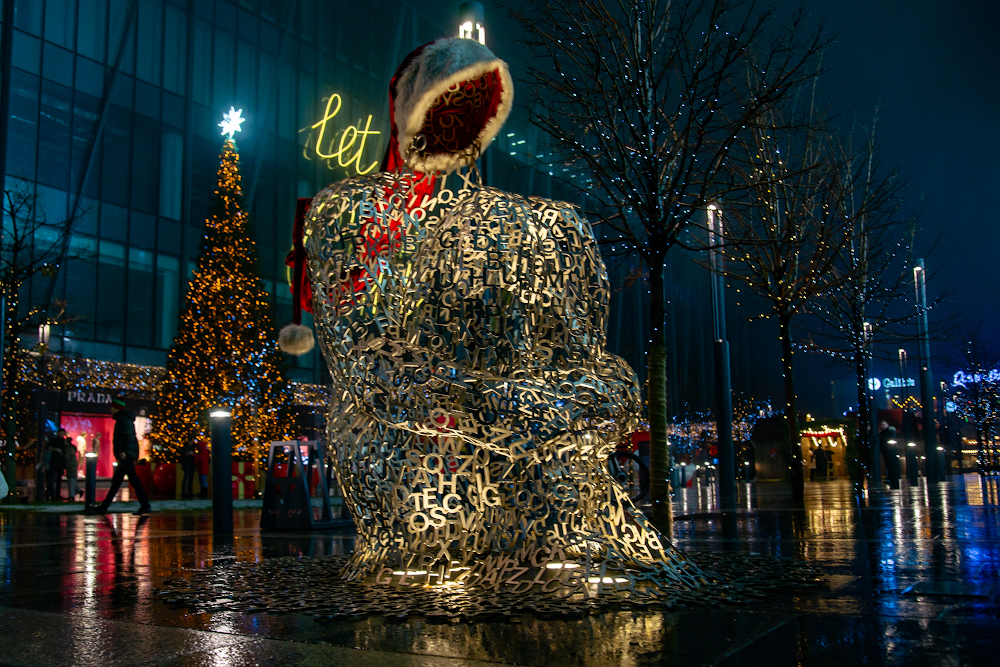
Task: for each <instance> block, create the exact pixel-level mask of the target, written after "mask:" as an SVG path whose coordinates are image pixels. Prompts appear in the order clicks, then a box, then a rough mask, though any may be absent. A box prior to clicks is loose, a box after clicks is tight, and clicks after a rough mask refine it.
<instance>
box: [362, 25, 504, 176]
mask: <svg viewBox="0 0 1000 667" xmlns="http://www.w3.org/2000/svg"><path fill="white" fill-rule="evenodd" d="M513 101H514V84H513V82H512V80H511V78H510V72H509V70H508V69H507V63H505V62H504V61H502V60H500V59H499V58H497V57H496V56H495V55H493V52H492V51H490V50H489V49H488V48H486V47H485V46H483V45H482V44H480V43H479V42H476V41H474V40H471V39H459V38H450V39H439V40H437V41H435V42H431V43H429V44H425V45H423V46H421V47H420V48H418V49H416V50H415V51H413V53H411V54H409V55H408V56H406V58H405V59H404V60H403V62H402V63H401V64H400V66H399V68H398V69H397V70H396V74H395V75H394V76H393V77H392V81H391V82H390V84H389V116H390V120H391V123H392V132H391V135H390V139H389V146H388V148H387V149H386V154H385V158H384V159H383V161H382V171H397V170H398V169H399V168H400V167H401V166H404V165H405V166H406V167H407V168H409V169H411V170H413V171H416V172H421V173H425V174H433V173H436V172H440V173H445V174H446V173H450V172H453V171H455V170H456V169H458V168H460V167H464V166H468V165H469V163H470V162H471V161H473V160H475V159H476V158H478V157H479V155H480V153H482V151H484V150H486V147H487V146H488V145H489V143H490V142H491V141H492V140H493V138H494V137H495V136H496V135H497V133H498V132H499V131H500V128H501V127H502V126H503V124H504V121H506V120H507V116H508V114H510V109H511V105H512V104H513Z"/></svg>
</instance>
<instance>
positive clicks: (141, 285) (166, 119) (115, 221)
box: [7, 0, 741, 410]
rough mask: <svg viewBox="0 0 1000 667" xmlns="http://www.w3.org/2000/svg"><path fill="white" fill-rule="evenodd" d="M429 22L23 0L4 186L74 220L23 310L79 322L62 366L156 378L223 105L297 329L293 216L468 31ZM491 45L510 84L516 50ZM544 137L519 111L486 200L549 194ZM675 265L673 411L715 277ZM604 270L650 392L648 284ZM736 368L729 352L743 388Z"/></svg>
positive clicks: (61, 343) (697, 388) (277, 312)
mask: <svg viewBox="0 0 1000 667" xmlns="http://www.w3.org/2000/svg"><path fill="white" fill-rule="evenodd" d="M434 6H435V7H437V9H435V10H434V12H435V16H434V17H431V16H429V15H428V12H426V11H422V10H421V9H420V8H418V7H414V6H413V5H412V4H410V3H409V2H405V1H403V2H401V1H399V0H358V1H356V2H341V1H336V2H332V1H331V2H320V1H319V0H240V1H239V2H230V1H229V0H135V1H133V0H15V15H14V21H13V39H12V45H13V60H12V67H11V70H10V74H9V77H10V86H11V107H10V111H11V118H10V126H9V141H8V149H7V159H8V163H7V187H8V189H10V188H12V187H27V188H29V189H31V190H32V191H34V192H35V193H37V195H38V201H39V204H40V208H41V209H43V210H44V213H45V215H46V216H48V218H49V219H55V220H65V219H67V218H69V217H72V218H73V227H72V234H71V237H70V239H69V244H68V250H69V252H70V254H71V255H72V256H75V257H78V258H77V259H72V260H71V261H69V262H67V263H66V264H65V265H64V266H63V267H62V268H61V270H60V271H59V272H58V274H57V276H56V277H55V278H54V279H53V278H50V277H46V276H42V275H40V274H38V275H36V276H35V278H34V279H33V281H32V282H31V283H30V284H29V285H27V286H26V288H25V294H24V295H23V297H22V298H23V301H22V303H35V304H38V303H45V302H47V301H48V299H49V298H50V297H52V296H55V297H56V298H63V299H65V302H66V307H67V312H68V313H69V314H70V315H71V316H72V317H73V321H72V322H70V323H68V324H66V325H64V326H61V327H57V328H55V329H53V331H52V338H51V344H50V349H51V351H52V352H53V353H54V354H56V355H60V356H61V357H63V358H69V357H76V358H81V359H90V360H98V361H107V362H125V363H129V364H137V365H140V366H149V367H157V366H163V365H164V363H165V361H166V356H167V350H168V349H169V347H170V344H171V342H172V340H173V336H174V333H175V328H176V322H177V315H178V312H179V309H180V307H181V305H182V300H183V295H184V291H185V289H186V287H187V281H188V278H189V276H190V272H191V271H192V270H193V268H194V262H195V259H196V257H197V254H198V250H199V245H200V241H201V238H202V233H203V225H204V220H205V218H206V216H207V215H208V212H209V206H210V204H211V201H212V196H213V190H214V187H215V178H216V169H217V166H218V154H219V149H220V147H221V145H222V136H221V133H220V128H219V127H218V123H219V121H220V120H221V119H222V114H223V113H224V112H225V111H227V110H229V108H230V107H235V108H236V109H242V110H243V116H244V117H245V118H246V122H245V123H243V126H242V131H241V132H240V133H239V134H238V135H237V136H236V140H237V143H238V145H239V149H240V154H241V170H242V176H243V186H244V195H245V206H246V207H247V209H248V210H249V212H250V214H251V218H252V225H253V234H254V238H255V241H256V244H257V252H258V257H259V261H260V275H261V277H262V278H263V280H264V283H265V286H266V289H267V290H268V292H269V293H270V294H271V298H272V300H273V306H274V321H275V324H276V326H277V327H281V326H282V325H283V324H285V323H287V322H288V321H290V320H291V294H290V291H289V289H288V275H287V272H286V267H285V265H284V258H285V256H286V254H287V252H288V250H289V249H290V244H291V230H292V217H293V214H294V208H295V200H296V198H297V197H306V196H312V195H313V194H315V193H316V192H317V191H318V190H320V189H321V188H323V187H324V186H326V185H328V184H329V183H331V182H334V181H336V180H339V179H341V178H345V177H348V176H353V175H356V174H358V173H365V172H370V171H373V170H377V168H378V166H377V165H378V163H379V162H380V160H381V158H382V154H383V151H384V149H385V146H386V143H387V133H388V127H389V119H388V113H389V108H388V82H389V80H390V78H391V76H392V74H393V72H394V70H395V68H396V66H397V64H398V63H399V61H400V60H401V59H402V58H403V57H404V56H405V55H406V54H407V53H408V52H409V51H411V50H412V49H413V48H415V47H416V46H418V45H420V44H423V43H426V42H428V41H431V40H433V39H436V38H439V37H443V36H450V35H453V34H454V33H455V32H456V31H457V22H456V25H448V24H444V23H446V20H450V19H442V17H450V16H451V15H452V14H454V17H455V18H457V9H458V3H457V2H456V3H454V5H453V6H448V7H447V8H446V9H444V10H443V9H440V7H439V6H436V5H434ZM492 11H496V12H499V10H494V9H492V8H488V12H492ZM434 19H437V20H436V21H435V20H434ZM487 19H489V17H487ZM491 35H496V33H492V34H491ZM489 45H490V46H491V47H492V48H494V50H496V52H497V53H498V55H500V56H501V57H504V58H506V59H508V61H509V62H511V63H512V65H514V67H515V75H516V73H517V72H516V57H512V55H511V53H510V48H511V45H510V44H506V43H502V44H497V45H494V44H489ZM525 97H527V96H521V99H525ZM539 140H540V137H539V136H538V131H537V130H535V129H534V128H533V127H532V126H531V125H530V124H529V123H528V122H527V110H526V109H525V108H524V107H523V105H519V104H515V110H514V113H513V114H512V116H511V118H510V120H509V121H508V123H507V125H506V127H505V129H504V130H503V131H502V132H501V134H500V136H499V137H498V139H497V141H496V142H495V143H494V144H493V145H492V147H491V148H490V150H489V151H487V153H486V157H484V161H485V169H484V171H485V173H486V177H487V179H488V181H489V183H490V185H495V186H498V187H501V188H505V189H508V190H512V191H515V192H519V193H522V194H538V195H543V196H553V195H556V196H558V188H555V186H554V183H553V179H551V178H550V177H549V174H550V169H552V168H551V167H548V166H546V167H543V168H540V169H539V168H532V166H531V165H532V160H533V157H532V156H537V155H538V153H539V151H540V150H541V151H543V150H544V149H541V148H539V146H540V141H539ZM554 188H555V189H556V190H557V192H553V189H554ZM599 233H600V232H599V230H598V234H599ZM669 265H670V266H668V275H669V276H672V277H671V279H670V284H669V285H668V291H667V293H668V298H670V303H669V304H668V309H669V315H670V319H669V321H668V323H667V326H668V336H670V337H672V338H671V340H670V341H669V345H670V346H671V349H673V350H675V351H676V353H675V354H672V355H671V358H670V364H671V365H670V367H669V368H668V378H670V383H671V385H672V386H671V389H670V391H669V392H668V393H669V395H670V396H671V397H672V402H674V403H676V405H675V406H673V408H674V410H680V409H682V407H683V405H682V404H684V403H687V402H688V401H690V402H692V403H694V404H697V405H705V407H707V404H708V403H709V402H710V401H711V379H710V378H709V377H707V376H706V373H707V372H708V370H709V369H710V368H711V366H710V363H711V338H710V326H711V325H710V319H707V318H709V317H710V309H709V308H708V305H707V304H708V295H709V291H708V278H707V275H704V272H703V270H702V269H701V268H700V267H697V266H694V265H693V264H692V263H691V262H690V260H689V258H688V257H686V256H684V255H683V253H674V256H673V257H671V258H670V260H669ZM609 271H610V274H611V280H612V288H613V294H612V305H611V318H610V320H609V322H610V324H609V332H608V336H609V346H610V348H611V350H612V351H615V352H617V353H619V354H621V355H622V356H624V357H625V358H626V360H627V361H628V362H629V363H630V364H632V366H633V367H634V368H635V369H636V371H637V372H638V373H639V375H640V381H642V382H644V380H645V365H646V364H645V361H646V356H645V355H646V349H647V341H646V331H647V330H648V315H647V313H648V308H647V305H648V293H647V292H648V286H647V285H645V284H644V282H643V280H635V279H634V277H635V275H636V272H637V260H636V259H634V258H633V259H631V260H629V261H627V262H624V263H618V262H617V261H609ZM630 273H631V274H632V276H633V278H632V279H629V278H628V276H629V274H630ZM307 318H308V316H307ZM678 322H679V323H680V324H679V325H678V324H677V323H678ZM305 323H306V324H310V322H308V321H306V322H305ZM36 342H37V341H34V340H22V341H21V344H22V345H25V346H32V345H34V344H35V343H36ZM289 363H290V364H291V365H292V367H291V369H290V372H289V375H290V378H291V379H292V380H294V381H297V382H300V383H306V384H314V385H315V384H319V385H322V384H325V373H326V372H325V368H324V364H323V363H322V362H321V359H320V358H319V354H318V352H315V351H314V352H312V353H310V354H309V355H306V356H304V357H301V358H298V359H291V360H290V362H289ZM740 363H741V355H740V351H739V350H734V366H735V368H734V371H735V375H737V376H739V375H740V368H739V365H740ZM686 387H690V388H691V390H690V391H689V390H687V389H686Z"/></svg>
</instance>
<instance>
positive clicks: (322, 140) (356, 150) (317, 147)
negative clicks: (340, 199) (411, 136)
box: [300, 93, 381, 176]
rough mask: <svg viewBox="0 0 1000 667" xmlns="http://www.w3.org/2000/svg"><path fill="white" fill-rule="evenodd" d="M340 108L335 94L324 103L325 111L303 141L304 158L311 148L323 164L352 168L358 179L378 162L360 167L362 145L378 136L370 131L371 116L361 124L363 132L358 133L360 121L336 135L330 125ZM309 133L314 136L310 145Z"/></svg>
mask: <svg viewBox="0 0 1000 667" xmlns="http://www.w3.org/2000/svg"><path fill="white" fill-rule="evenodd" d="M342 104H343V100H342V99H341V97H340V95H338V94H336V93H334V94H333V95H330V97H329V98H327V99H326V109H325V110H324V111H323V117H322V118H321V119H319V120H318V121H317V122H315V123H313V124H312V125H311V126H310V127H309V129H310V130H311V131H310V133H309V137H308V138H307V139H306V151H307V152H306V158H308V157H309V155H308V149H309V148H312V149H313V151H315V153H316V155H318V156H319V157H321V158H323V159H324V160H336V161H337V164H338V165H339V166H341V167H347V168H351V167H353V169H354V171H355V172H356V173H357V174H358V175H359V176H363V175H365V174H368V173H371V171H372V170H374V169H375V167H377V166H378V160H376V161H375V162H372V163H371V164H370V165H368V166H367V167H363V166H362V165H361V161H362V159H363V158H364V152H365V144H366V143H367V142H368V137H370V136H375V135H378V134H381V132H379V131H378V130H372V129H371V126H372V115H371V114H368V120H367V121H365V127H364V129H361V121H360V120H359V121H358V124H357V125H348V126H347V127H345V128H344V129H343V130H341V131H339V132H338V131H336V129H335V128H334V127H331V126H330V121H332V120H333V119H334V118H336V116H337V114H338V113H340V107H341V106H342ZM300 131H301V130H300ZM313 131H315V132H316V141H315V143H314V142H313V135H312V132H313ZM338 134H339V135H340V138H339V139H338V138H337V135H338ZM334 144H336V150H334ZM352 151H353V152H352Z"/></svg>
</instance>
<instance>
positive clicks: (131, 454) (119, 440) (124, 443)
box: [88, 398, 151, 514]
mask: <svg viewBox="0 0 1000 667" xmlns="http://www.w3.org/2000/svg"><path fill="white" fill-rule="evenodd" d="M111 416H112V417H113V418H114V420H115V430H114V435H113V437H112V450H113V451H114V454H115V458H116V459H117V460H118V465H116V466H115V474H114V476H113V477H112V478H111V488H110V489H108V495H107V496H105V497H104V502H102V503H101V505H100V506H99V507H98V508H97V509H96V510H92V513H94V514H104V513H105V512H107V511H108V507H110V505H111V501H112V500H114V498H115V494H117V493H118V489H120V488H121V486H122V482H123V481H124V480H125V475H128V483H129V484H131V485H132V488H133V489H135V495H136V497H137V498H138V499H139V509H138V510H136V511H135V512H134V513H135V514H149V512H150V510H151V508H150V506H149V499H148V498H147V497H146V490H145V489H144V488H142V482H141V481H140V480H139V476H138V475H137V474H136V472H135V462H136V461H137V460H138V459H139V439H138V438H136V437H135V414H133V413H132V412H130V411H129V410H126V409H125V401H123V400H122V399H120V398H116V399H114V400H113V401H111ZM88 509H89V508H88Z"/></svg>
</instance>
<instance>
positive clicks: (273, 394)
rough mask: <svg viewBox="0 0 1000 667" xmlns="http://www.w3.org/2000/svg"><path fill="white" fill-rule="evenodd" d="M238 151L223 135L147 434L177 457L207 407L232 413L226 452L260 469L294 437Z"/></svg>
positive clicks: (202, 429) (158, 450) (203, 429)
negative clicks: (276, 447)
mask: <svg viewBox="0 0 1000 667" xmlns="http://www.w3.org/2000/svg"><path fill="white" fill-rule="evenodd" d="M241 200H242V192H241V188H240V172H239V153H238V152H237V149H236V144H235V142H233V140H232V138H231V136H230V137H229V138H227V139H226V141H225V143H224V144H223V147H222V153H221V155H220V163H219V172H218V185H217V189H216V191H215V202H214V204H213V212H212V215H211V217H210V218H208V219H207V220H206V222H205V237H204V240H203V242H202V247H201V251H200V254H199V256H198V266H197V269H196V270H195V272H194V275H193V276H192V277H191V282H190V285H189V287H188V291H187V295H186V296H185V305H184V310H183V312H182V313H181V316H180V322H179V323H178V330H177V336H176V338H175V339H174V343H173V346H172V347H171V348H170V353H169V355H168V357H167V367H166V372H165V374H164V377H163V380H162V382H161V384H160V385H159V388H158V392H159V401H158V410H157V414H156V419H155V423H154V425H153V431H152V433H151V434H150V439H151V440H152V442H153V445H154V456H155V457H156V458H159V459H161V460H165V461H176V460H178V459H179V457H180V450H181V447H182V445H183V444H184V442H185V441H186V440H187V439H188V438H191V437H195V438H204V439H207V438H208V418H207V411H208V409H209V408H212V407H216V406H225V407H228V408H229V409H230V410H231V411H232V436H233V454H234V456H236V457H237V458H241V459H244V460H253V461H254V463H255V465H256V469H257V470H261V469H262V466H261V463H262V460H263V457H264V456H265V455H266V449H267V444H268V443H269V442H271V441H274V440H288V439H291V438H292V437H293V435H294V433H293V431H294V413H293V410H292V406H293V404H294V398H293V391H292V388H291V386H290V384H289V382H288V381H287V379H286V378H285V374H284V372H283V370H282V368H281V364H280V353H279V352H278V347H277V344H276V342H275V335H274V324H273V321H272V318H271V313H270V305H269V303H268V294H267V292H266V291H265V290H264V288H263V286H262V284H261V281H260V278H259V277H258V275H257V271H256V266H257V256H256V251H255V249H254V243H253V241H252V240H251V239H250V238H249V236H248V234H247V214H246V212H245V211H244V210H243V209H242V206H241Z"/></svg>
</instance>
